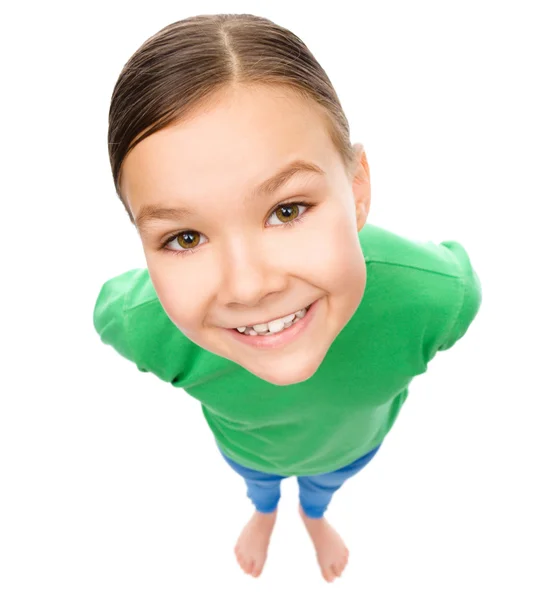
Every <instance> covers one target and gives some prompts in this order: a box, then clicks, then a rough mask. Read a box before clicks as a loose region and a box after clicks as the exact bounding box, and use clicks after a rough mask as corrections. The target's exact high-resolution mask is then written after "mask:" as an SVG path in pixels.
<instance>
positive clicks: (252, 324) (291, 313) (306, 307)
mask: <svg viewBox="0 0 537 600" xmlns="http://www.w3.org/2000/svg"><path fill="white" fill-rule="evenodd" d="M311 304H313V302H312V303H311ZM311 304H308V305H307V306H305V307H302V308H305V309H306V311H308V310H309V308H310V306H311ZM302 308H297V310H295V311H293V312H288V313H284V314H283V315H282V316H281V317H274V318H273V319H269V320H268V321H254V322H253V323H251V324H249V325H244V323H243V324H241V325H237V327H253V326H254V325H261V323H270V322H271V321H277V320H278V319H283V318H284V317H287V316H288V315H294V314H295V313H297V312H298V311H300V310H302ZM237 327H226V329H237Z"/></svg>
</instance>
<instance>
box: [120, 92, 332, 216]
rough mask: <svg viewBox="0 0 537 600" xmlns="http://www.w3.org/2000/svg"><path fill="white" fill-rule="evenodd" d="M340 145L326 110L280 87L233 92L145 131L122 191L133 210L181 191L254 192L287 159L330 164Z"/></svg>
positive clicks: (193, 194)
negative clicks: (162, 126)
mask: <svg viewBox="0 0 537 600" xmlns="http://www.w3.org/2000/svg"><path fill="white" fill-rule="evenodd" d="M331 150H333V148H332V147H331V140H330V137H329V134H328V131H327V127H326V121H325V118H324V116H323V113H322V110H321V109H320V107H319V108H317V105H316V104H315V103H313V102H312V101H311V102H308V101H305V100H303V99H302V98H300V97H298V96H296V95H294V94H290V93H289V92H288V91H286V90H282V89H279V88H276V89H268V88H266V87H261V88H246V89H242V88H241V89H239V90H234V91H232V92H227V93H226V94H223V95H221V96H219V97H216V98H215V100H213V101H212V102H211V103H210V104H207V105H205V106H204V107H202V108H200V109H199V110H198V111H196V112H193V113H192V114H190V115H189V116H188V118H186V119H184V120H182V121H179V122H177V123H176V124H174V125H171V126H168V127H166V128H165V129H162V130H160V131H158V132H157V133H154V134H152V135H150V136H149V137H147V138H145V139H144V140H143V141H142V142H140V143H139V144H138V145H137V146H135V147H134V149H133V150H132V151H131V152H130V153H129V155H128V156H127V157H126V159H125V161H124V163H123V167H122V181H121V184H122V193H123V195H124V197H125V198H126V200H127V202H128V203H129V205H130V207H131V210H132V211H133V212H136V209H137V207H138V206H139V205H141V204H142V203H143V204H147V203H162V202H166V199H168V198H171V197H173V195H174V194H177V192H178V191H179V190H180V196H181V197H186V198H189V199H191V200H192V201H194V202H195V201H196V199H197V198H200V199H201V197H207V196H211V195H214V194H217V195H218V196H220V197H222V196H223V195H225V194H226V193H228V192H229V193H230V194H241V193H248V190H251V189H253V188H254V187H255V185H256V184H258V183H259V182H260V181H262V180H264V179H266V178H267V177H269V176H270V175H272V174H273V173H274V172H276V171H277V170H278V169H280V168H281V166H282V164H285V163H287V162H290V161H291V160H294V159H303V160H309V161H312V162H316V163H317V164H320V165H321V166H322V168H323V169H325V170H327V169H328V168H329V165H328V163H329V162H330V160H332V159H333V152H331Z"/></svg>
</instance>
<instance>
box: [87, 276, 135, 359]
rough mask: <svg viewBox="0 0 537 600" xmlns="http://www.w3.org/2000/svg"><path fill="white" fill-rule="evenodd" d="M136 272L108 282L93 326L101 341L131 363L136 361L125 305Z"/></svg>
mask: <svg viewBox="0 0 537 600" xmlns="http://www.w3.org/2000/svg"><path fill="white" fill-rule="evenodd" d="M134 272H135V270H132V271H128V272H126V273H122V274H121V275H118V276H117V277H114V278H112V279H109V280H108V281H106V282H105V283H104V284H103V285H102V286H101V289H100V291H99V294H98V296H97V300H96V301H95V307H94V309H93V326H94V328H95V331H96V332H97V333H98V335H99V337H100V338H101V341H102V342H103V343H104V344H107V345H109V346H112V347H113V348H114V349H115V350H116V352H118V353H119V354H121V356H123V357H124V358H126V359H128V360H131V361H134V356H133V353H132V350H131V348H130V345H129V339H128V338H129V336H128V327H127V316H126V314H125V304H126V301H127V298H128V294H129V291H130V284H131V282H132V277H131V275H132V274H133V273H134Z"/></svg>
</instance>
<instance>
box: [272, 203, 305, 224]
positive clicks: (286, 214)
mask: <svg viewBox="0 0 537 600" xmlns="http://www.w3.org/2000/svg"><path fill="white" fill-rule="evenodd" d="M299 212H300V211H299V210H298V204H288V205H287V206H280V207H279V208H277V209H276V210H275V211H274V213H275V214H276V215H277V216H278V218H280V216H282V217H283V219H284V223H285V222H287V221H286V220H287V219H291V220H292V219H294V218H296V217H297V216H298V213H299ZM278 213H279V214H278Z"/></svg>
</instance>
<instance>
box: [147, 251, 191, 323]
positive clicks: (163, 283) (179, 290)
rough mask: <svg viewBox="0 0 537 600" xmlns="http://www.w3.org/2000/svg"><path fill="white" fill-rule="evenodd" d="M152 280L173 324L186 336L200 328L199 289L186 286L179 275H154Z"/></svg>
mask: <svg viewBox="0 0 537 600" xmlns="http://www.w3.org/2000/svg"><path fill="white" fill-rule="evenodd" d="M178 260H181V259H180V258H179V259H178ZM151 279H152V281H153V287H154V288H155V292H156V294H157V296H158V298H159V301H160V303H161V305H162V308H163V309H164V312H165V313H166V314H167V315H168V317H169V318H170V320H171V321H172V323H174V325H175V326H176V327H177V328H178V329H180V330H181V331H183V332H184V333H185V334H186V333H187V332H190V331H194V330H195V329H196V328H199V324H200V319H202V316H201V315H202V306H203V302H202V299H201V297H200V290H199V288H198V289H194V288H192V286H190V285H186V286H185V285H184V283H181V281H180V279H179V277H178V276H177V274H174V275H171V276H166V275H162V274H159V275H156V274H154V275H152V277H151Z"/></svg>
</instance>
